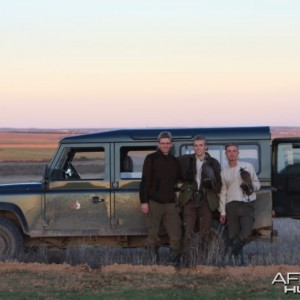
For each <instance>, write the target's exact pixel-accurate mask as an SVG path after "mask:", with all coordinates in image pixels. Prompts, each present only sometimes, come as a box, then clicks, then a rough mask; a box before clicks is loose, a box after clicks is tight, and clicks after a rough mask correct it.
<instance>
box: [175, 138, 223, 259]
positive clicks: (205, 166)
mask: <svg viewBox="0 0 300 300" xmlns="http://www.w3.org/2000/svg"><path fill="white" fill-rule="evenodd" d="M193 149H194V152H195V153H194V154H186V155H183V156H180V157H178V161H179V164H180V167H181V177H182V179H183V180H184V182H186V183H190V184H191V186H192V187H193V193H191V198H190V199H188V201H187V203H185V206H184V207H183V226H184V239H183V250H184V257H185V262H186V264H187V265H190V264H192V263H193V262H192V240H193V236H194V232H195V231H198V232H200V236H201V249H200V250H201V252H203V253H207V250H208V236H209V232H210V229H211V227H212V219H213V218H212V213H213V211H215V210H217V209H218V205H219V203H218V200H219V198H218V197H219V195H218V194H219V193H220V190H221V175H220V172H221V167H220V163H219V162H218V161H217V160H216V159H215V158H213V157H211V156H210V155H209V153H208V152H207V149H208V147H207V141H206V138H205V137H203V136H196V137H195V138H194V141H193ZM209 197H212V198H215V199H216V201H217V203H216V206H215V207H212V205H210V203H209V200H210V199H209ZM194 246H195V245H194ZM193 248H195V247H193ZM198 250H199V249H197V253H198Z"/></svg>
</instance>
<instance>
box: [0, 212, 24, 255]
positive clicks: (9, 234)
mask: <svg viewBox="0 0 300 300" xmlns="http://www.w3.org/2000/svg"><path fill="white" fill-rule="evenodd" d="M23 252H24V240H23V237H22V234H21V232H20V230H19V229H18V228H17V226H16V225H15V224H14V223H13V222H12V221H10V220H8V219H5V218H2V217H0V260H7V259H14V258H17V257H19V256H20V255H21V254H23Z"/></svg>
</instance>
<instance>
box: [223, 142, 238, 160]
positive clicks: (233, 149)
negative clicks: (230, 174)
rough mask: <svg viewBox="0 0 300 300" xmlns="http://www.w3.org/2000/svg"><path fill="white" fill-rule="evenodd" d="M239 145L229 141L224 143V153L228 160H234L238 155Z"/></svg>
mask: <svg viewBox="0 0 300 300" xmlns="http://www.w3.org/2000/svg"><path fill="white" fill-rule="evenodd" d="M239 154H240V153H239V146H238V145H237V144H235V143H229V144H226V145H225V155H226V157H227V160H228V162H235V161H237V160H238V157H239Z"/></svg>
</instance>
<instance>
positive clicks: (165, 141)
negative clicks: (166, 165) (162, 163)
mask: <svg viewBox="0 0 300 300" xmlns="http://www.w3.org/2000/svg"><path fill="white" fill-rule="evenodd" d="M172 146H173V143H172V141H171V140H170V139H169V138H161V139H160V140H159V142H158V148H159V150H160V151H161V152H162V153H163V154H164V155H168V154H169V152H170V150H171V148H172Z"/></svg>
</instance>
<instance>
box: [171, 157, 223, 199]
mask: <svg viewBox="0 0 300 300" xmlns="http://www.w3.org/2000/svg"><path fill="white" fill-rule="evenodd" d="M177 160H178V162H179V165H180V175H181V180H182V181H185V182H190V183H193V182H195V181H196V180H195V178H196V174H197V169H196V165H197V164H196V156H195V154H185V155H182V156H180V157H178V158H177ZM203 163H207V164H210V165H211V167H212V169H213V171H214V175H215V178H213V179H212V180H214V189H213V192H214V193H215V194H219V193H220V191H221V187H222V180H221V166H220V163H219V162H218V160H216V159H215V158H213V157H211V156H210V155H209V153H207V152H205V158H204V162H203ZM203 179H204V178H203V176H201V183H200V188H199V190H200V191H202V190H203ZM195 186H197V185H195Z"/></svg>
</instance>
